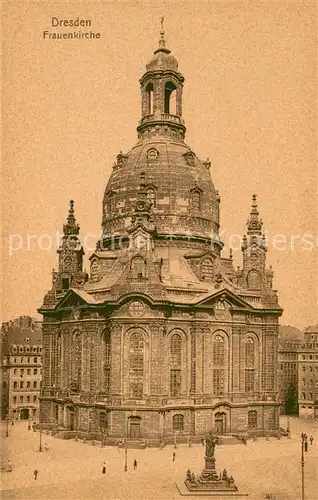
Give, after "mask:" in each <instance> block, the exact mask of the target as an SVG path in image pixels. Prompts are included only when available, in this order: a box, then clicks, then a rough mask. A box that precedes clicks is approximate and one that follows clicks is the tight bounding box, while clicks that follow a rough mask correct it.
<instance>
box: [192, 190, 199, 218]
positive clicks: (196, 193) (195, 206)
mask: <svg viewBox="0 0 318 500" xmlns="http://www.w3.org/2000/svg"><path fill="white" fill-rule="evenodd" d="M191 206H192V210H193V211H194V212H200V210H201V193H200V191H198V190H197V189H195V190H194V191H192V193H191Z"/></svg>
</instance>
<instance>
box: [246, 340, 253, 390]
mask: <svg viewBox="0 0 318 500" xmlns="http://www.w3.org/2000/svg"><path fill="white" fill-rule="evenodd" d="M254 386H255V345H254V339H253V338H252V337H248V338H247V339H246V342H245V392H246V394H253V393H254Z"/></svg>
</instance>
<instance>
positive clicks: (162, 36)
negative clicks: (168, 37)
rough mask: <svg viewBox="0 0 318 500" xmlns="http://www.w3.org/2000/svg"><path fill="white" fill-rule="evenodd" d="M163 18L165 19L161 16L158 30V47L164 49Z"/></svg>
mask: <svg viewBox="0 0 318 500" xmlns="http://www.w3.org/2000/svg"><path fill="white" fill-rule="evenodd" d="M164 20H165V18H164V17H162V18H161V20H160V24H161V30H160V40H159V49H165V48H166V41H165V30H164V28H163V23H164Z"/></svg>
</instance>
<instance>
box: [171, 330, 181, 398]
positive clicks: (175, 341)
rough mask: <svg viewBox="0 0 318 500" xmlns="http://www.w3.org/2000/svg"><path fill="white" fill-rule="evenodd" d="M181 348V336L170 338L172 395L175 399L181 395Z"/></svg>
mask: <svg viewBox="0 0 318 500" xmlns="http://www.w3.org/2000/svg"><path fill="white" fill-rule="evenodd" d="M181 347H182V339H181V336H180V335H179V334H178V333H174V334H173V335H172V336H171V338H170V394H171V396H173V397H178V396H180V394H181Z"/></svg>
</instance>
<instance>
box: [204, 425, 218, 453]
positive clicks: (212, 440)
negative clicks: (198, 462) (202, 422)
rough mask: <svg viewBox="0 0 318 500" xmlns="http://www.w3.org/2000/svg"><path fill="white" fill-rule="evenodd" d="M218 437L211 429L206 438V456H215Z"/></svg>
mask: <svg viewBox="0 0 318 500" xmlns="http://www.w3.org/2000/svg"><path fill="white" fill-rule="evenodd" d="M217 442H218V439H217V438H216V437H215V436H214V435H213V432H212V431H210V432H209V433H208V435H207V437H206V439H205V456H206V457H208V458H214V450H215V445H216V444H217Z"/></svg>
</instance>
